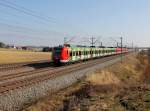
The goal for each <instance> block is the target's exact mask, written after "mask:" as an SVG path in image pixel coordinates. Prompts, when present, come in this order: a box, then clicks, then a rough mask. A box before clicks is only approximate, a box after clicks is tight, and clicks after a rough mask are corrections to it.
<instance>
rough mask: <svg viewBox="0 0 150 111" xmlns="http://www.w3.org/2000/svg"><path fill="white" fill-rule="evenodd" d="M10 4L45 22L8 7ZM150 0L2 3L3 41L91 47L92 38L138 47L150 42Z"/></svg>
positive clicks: (3, 0)
mask: <svg viewBox="0 0 150 111" xmlns="http://www.w3.org/2000/svg"><path fill="white" fill-rule="evenodd" d="M7 1H10V2H12V3H15V4H17V5H19V6H22V7H25V8H27V9H30V10H32V11H34V12H33V13H36V14H38V15H40V16H42V17H49V20H47V21H45V20H42V19H38V18H36V17H33V16H30V15H26V14H25V13H22V12H18V11H17V10H14V9H11V8H9V7H5V6H4V5H3V4H6V3H8V2H7ZM149 29H150V0H0V41H3V42H6V43H10V44H17V45H49V46H53V45H58V44H62V43H63V38H64V37H67V38H68V39H70V38H74V39H73V40H72V42H74V43H76V44H88V40H86V39H87V38H89V37H92V36H94V37H97V38H99V37H100V38H101V39H100V40H101V41H102V42H104V44H105V45H109V44H110V45H114V44H115V41H112V40H111V39H110V38H113V39H115V40H117V41H119V37H120V36H122V37H123V38H124V44H131V43H132V41H133V42H134V44H135V45H138V46H149V43H150V31H149Z"/></svg>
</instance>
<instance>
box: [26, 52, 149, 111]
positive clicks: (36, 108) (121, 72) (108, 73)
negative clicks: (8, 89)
mask: <svg viewBox="0 0 150 111" xmlns="http://www.w3.org/2000/svg"><path fill="white" fill-rule="evenodd" d="M145 61H146V63H147V60H145V59H143V58H142V56H141V57H140V58H137V57H136V55H134V54H133V55H129V56H126V57H125V58H124V62H123V64H121V63H118V64H115V65H112V66H110V67H109V68H105V69H103V70H100V71H97V72H96V73H95V74H91V75H90V76H88V77H87V78H86V79H85V80H84V81H81V83H82V84H81V83H78V85H77V86H78V88H76V87H74V86H72V87H70V88H68V89H65V90H63V91H62V92H60V93H61V94H60V95H57V94H55V96H51V97H52V98H51V97H50V98H51V99H49V100H47V99H46V101H45V100H43V101H40V102H38V103H37V104H35V105H33V106H30V107H29V108H28V110H24V111H60V110H55V109H53V110H52V109H51V108H50V107H55V108H56V107H59V105H58V104H57V102H55V101H56V100H58V101H59V103H60V104H61V105H60V106H61V107H62V108H63V110H62V109H61V111H81V110H84V111H150V107H149V106H150V102H149V101H150V96H149V95H150V89H148V88H145V87H147V86H142V83H141V82H140V79H139V78H140V75H142V74H143V72H145V69H146V72H145V73H146V74H149V72H150V70H149V69H150V67H149V68H144V67H145V66H143V65H142V64H141V63H144V64H145ZM142 76H143V75H142ZM148 76H149V75H148ZM144 77H145V76H144ZM149 77H150V76H149ZM70 89H71V90H72V91H71V92H69V90H70ZM73 89H74V90H73ZM54 97H57V98H58V99H55V98H54ZM145 99H146V100H145ZM48 101H49V102H48ZM53 104H56V105H55V106H53ZM42 108H43V109H42ZM48 108H49V109H48Z"/></svg>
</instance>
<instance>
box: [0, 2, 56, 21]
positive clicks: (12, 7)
mask: <svg viewBox="0 0 150 111" xmlns="http://www.w3.org/2000/svg"><path fill="white" fill-rule="evenodd" d="M0 5H1V6H4V7H7V8H11V9H13V10H16V11H18V12H21V13H24V14H26V15H29V16H32V17H35V18H37V19H40V20H42V21H46V22H51V23H56V22H55V21H52V20H48V19H47V18H44V17H42V16H39V15H36V14H34V13H31V12H28V11H25V10H22V9H20V8H17V7H14V6H12V5H9V4H5V3H2V2H0Z"/></svg>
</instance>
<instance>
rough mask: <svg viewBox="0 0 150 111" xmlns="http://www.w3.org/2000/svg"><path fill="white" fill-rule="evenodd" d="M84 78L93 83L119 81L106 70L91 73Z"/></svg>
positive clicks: (100, 83) (117, 82)
mask: <svg viewBox="0 0 150 111" xmlns="http://www.w3.org/2000/svg"><path fill="white" fill-rule="evenodd" d="M86 80H87V81H88V82H90V83H91V84H93V85H109V84H119V83H120V80H119V79H118V78H117V77H116V76H115V75H114V74H113V73H112V72H110V71H108V70H102V71H101V72H99V73H96V74H92V75H90V76H88V77H87V79H86Z"/></svg>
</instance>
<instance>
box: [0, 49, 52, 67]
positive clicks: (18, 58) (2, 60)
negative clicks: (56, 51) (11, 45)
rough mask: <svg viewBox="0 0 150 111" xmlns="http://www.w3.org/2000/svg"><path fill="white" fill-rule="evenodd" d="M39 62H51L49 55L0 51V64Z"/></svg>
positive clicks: (46, 53)
mask: <svg viewBox="0 0 150 111" xmlns="http://www.w3.org/2000/svg"><path fill="white" fill-rule="evenodd" d="M39 60H51V53H49V52H31V51H16V50H7V49H0V64H7V63H19V62H30V61H39Z"/></svg>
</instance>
